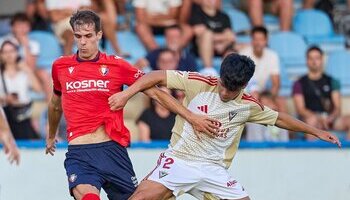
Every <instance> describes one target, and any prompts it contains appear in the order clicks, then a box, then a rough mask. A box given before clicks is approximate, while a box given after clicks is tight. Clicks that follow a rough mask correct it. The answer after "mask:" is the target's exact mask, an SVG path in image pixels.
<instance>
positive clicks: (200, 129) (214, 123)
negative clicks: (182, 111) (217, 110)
mask: <svg viewBox="0 0 350 200" xmlns="http://www.w3.org/2000/svg"><path fill="white" fill-rule="evenodd" d="M188 121H189V122H190V123H191V125H192V127H193V130H194V133H195V134H196V136H197V138H198V139H199V140H200V139H201V134H202V133H204V134H206V135H208V136H209V137H211V138H213V137H214V135H215V134H217V133H218V131H219V126H220V125H219V124H220V122H219V121H218V120H215V119H211V118H210V117H208V116H206V115H198V114H194V113H192V114H191V116H189V118H188Z"/></svg>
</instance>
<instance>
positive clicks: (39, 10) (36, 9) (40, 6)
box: [26, 0, 52, 32]
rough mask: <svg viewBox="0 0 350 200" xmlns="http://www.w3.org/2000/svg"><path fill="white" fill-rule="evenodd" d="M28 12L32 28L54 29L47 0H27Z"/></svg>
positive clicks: (41, 29)
mask: <svg viewBox="0 0 350 200" xmlns="http://www.w3.org/2000/svg"><path fill="white" fill-rule="evenodd" d="M26 14H27V16H28V17H29V19H30V21H31V24H32V30H38V31H50V32H51V31H52V30H51V24H50V21H49V13H48V11H47V9H46V6H45V0H27V4H26Z"/></svg>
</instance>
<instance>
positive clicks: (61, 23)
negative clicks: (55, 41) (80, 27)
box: [45, 0, 91, 55]
mask: <svg viewBox="0 0 350 200" xmlns="http://www.w3.org/2000/svg"><path fill="white" fill-rule="evenodd" d="M45 3H46V8H47V10H48V12H49V16H50V19H51V22H52V28H53V31H54V33H55V34H56V36H57V37H58V38H59V40H60V42H61V44H62V45H63V53H64V55H69V54H71V53H72V49H73V44H74V39H73V31H72V28H71V27H70V24H69V18H70V16H71V15H72V14H73V12H75V11H76V10H78V9H83V8H90V7H91V1H90V0H75V1H71V0H46V1H45Z"/></svg>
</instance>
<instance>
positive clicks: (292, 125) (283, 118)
mask: <svg viewBox="0 0 350 200" xmlns="http://www.w3.org/2000/svg"><path fill="white" fill-rule="evenodd" d="M275 125H276V126H278V127H280V128H283V129H287V130H290V131H295V132H303V133H306V134H311V135H314V136H316V137H318V138H319V139H321V140H324V141H327V142H331V143H333V144H337V145H338V147H341V144H340V142H339V139H338V138H337V137H336V136H335V135H332V134H331V133H329V132H326V131H323V130H320V129H317V128H314V127H312V126H310V125H308V124H306V123H304V122H302V121H300V120H298V119H295V118H293V117H291V116H290V115H288V114H285V113H281V112H280V113H278V118H277V120H276V123H275Z"/></svg>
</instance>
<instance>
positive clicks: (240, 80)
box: [220, 53, 255, 91]
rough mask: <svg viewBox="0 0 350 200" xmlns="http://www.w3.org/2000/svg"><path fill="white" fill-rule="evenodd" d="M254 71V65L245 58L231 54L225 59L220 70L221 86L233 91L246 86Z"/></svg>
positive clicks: (250, 60)
mask: <svg viewBox="0 0 350 200" xmlns="http://www.w3.org/2000/svg"><path fill="white" fill-rule="evenodd" d="M254 71H255V64H254V62H253V60H252V59H250V58H249V57H247V56H244V55H239V54H236V53H231V54H229V55H227V56H226V57H225V59H224V60H223V62H222V64H221V68H220V79H221V82H222V84H223V86H224V87H225V88H226V89H228V90H230V91H235V90H237V89H240V88H242V87H243V86H245V85H247V83H248V82H249V80H250V79H251V78H252V76H253V74H254Z"/></svg>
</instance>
